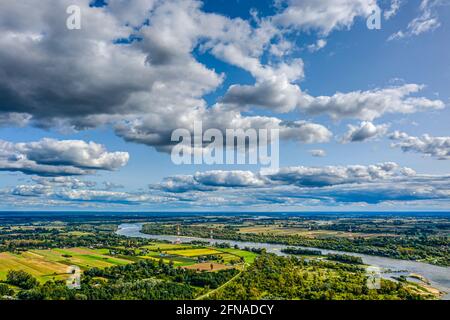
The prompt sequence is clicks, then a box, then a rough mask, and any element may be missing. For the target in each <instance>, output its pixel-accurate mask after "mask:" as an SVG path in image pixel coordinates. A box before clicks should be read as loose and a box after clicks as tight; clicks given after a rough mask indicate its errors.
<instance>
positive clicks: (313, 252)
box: [281, 247, 322, 256]
mask: <svg viewBox="0 0 450 320" xmlns="http://www.w3.org/2000/svg"><path fill="white" fill-rule="evenodd" d="M281 252H283V253H286V254H295V255H304V256H320V255H322V251H320V250H310V249H301V248H292V247H289V248H285V249H281Z"/></svg>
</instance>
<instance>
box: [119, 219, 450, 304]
mask: <svg viewBox="0 0 450 320" xmlns="http://www.w3.org/2000/svg"><path fill="white" fill-rule="evenodd" d="M141 229H142V223H131V224H128V223H124V224H121V225H119V228H118V230H117V232H116V233H117V234H118V235H122V236H126V237H135V238H145V239H155V240H166V241H171V242H174V241H176V240H177V239H178V237H177V236H171V235H150V234H145V233H142V232H141ZM179 239H180V241H181V242H191V241H209V242H213V243H228V244H229V245H231V246H235V245H237V246H239V247H240V248H244V247H250V248H265V249H266V250H267V252H270V253H275V254H277V255H286V254H284V253H282V252H281V249H284V248H287V247H294V246H287V245H283V244H273V243H259V242H244V241H234V240H219V239H217V240H212V241H211V240H210V239H203V238H196V237H179ZM299 248H305V249H313V250H320V251H322V253H323V254H328V253H335V254H347V255H352V256H356V257H361V258H362V260H363V262H364V264H367V265H371V266H375V267H378V268H380V269H381V270H382V272H383V277H385V278H392V277H394V276H400V275H405V276H408V275H409V274H411V273H414V274H419V275H421V276H423V277H425V278H426V279H427V280H428V281H429V282H430V285H431V286H432V287H434V288H436V289H439V290H440V291H443V292H445V293H446V294H445V295H444V296H443V297H442V299H444V300H450V267H440V266H435V265H432V264H428V263H423V262H417V261H410V260H400V259H391V258H387V257H378V256H372V255H367V254H361V253H354V252H342V251H336V250H327V249H321V248H312V247H308V248H306V247H299ZM409 280H414V279H411V278H409Z"/></svg>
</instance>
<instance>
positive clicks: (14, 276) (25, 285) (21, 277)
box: [6, 270, 39, 290]
mask: <svg viewBox="0 0 450 320" xmlns="http://www.w3.org/2000/svg"><path fill="white" fill-rule="evenodd" d="M6 282H7V283H9V284H12V285H13V286H17V287H19V288H22V289H25V290H29V289H32V288H34V287H37V286H38V285H39V282H38V281H37V280H36V278H34V277H33V276H32V275H31V274H29V273H26V272H25V271H22V270H10V271H8V274H7V275H6Z"/></svg>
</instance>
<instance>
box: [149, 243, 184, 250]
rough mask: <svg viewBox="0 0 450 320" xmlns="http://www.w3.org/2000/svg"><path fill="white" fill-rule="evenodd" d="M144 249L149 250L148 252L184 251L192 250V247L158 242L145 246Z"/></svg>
mask: <svg viewBox="0 0 450 320" xmlns="http://www.w3.org/2000/svg"><path fill="white" fill-rule="evenodd" d="M142 248H145V249H148V250H152V251H155V250H158V249H160V250H182V249H189V248H192V245H187V244H174V243H163V242H157V243H154V244H151V245H147V246H143V247H142Z"/></svg>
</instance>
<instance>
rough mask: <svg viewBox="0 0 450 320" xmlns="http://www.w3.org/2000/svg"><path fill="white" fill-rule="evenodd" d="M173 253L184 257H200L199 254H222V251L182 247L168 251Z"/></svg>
mask: <svg viewBox="0 0 450 320" xmlns="http://www.w3.org/2000/svg"><path fill="white" fill-rule="evenodd" d="M167 253H170V254H172V255H179V256H183V257H198V256H208V255H216V254H221V252H220V251H217V250H215V249H210V248H197V249H182V250H170V251H167Z"/></svg>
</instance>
